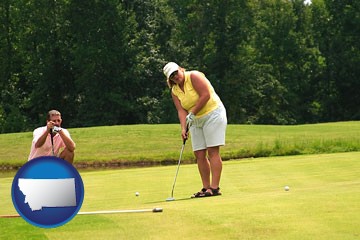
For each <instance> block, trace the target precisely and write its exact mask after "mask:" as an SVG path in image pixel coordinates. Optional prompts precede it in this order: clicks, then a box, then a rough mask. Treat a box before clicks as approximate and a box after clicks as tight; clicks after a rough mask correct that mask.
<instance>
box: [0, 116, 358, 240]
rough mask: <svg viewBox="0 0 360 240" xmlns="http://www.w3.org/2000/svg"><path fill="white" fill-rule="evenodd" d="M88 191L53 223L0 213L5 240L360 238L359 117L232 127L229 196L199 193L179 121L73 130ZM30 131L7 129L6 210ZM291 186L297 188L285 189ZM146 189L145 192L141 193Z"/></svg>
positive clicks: (1, 196) (1, 200) (0, 194)
mask: <svg viewBox="0 0 360 240" xmlns="http://www.w3.org/2000/svg"><path fill="white" fill-rule="evenodd" d="M69 132H70V133H71V135H72V137H73V139H74V141H75V142H76V144H77V147H76V156H75V164H74V165H75V166H76V168H77V169H78V171H79V173H80V175H81V177H82V180H83V182H84V187H85V197H84V201H83V205H82V207H81V210H80V211H81V212H87V211H106V210H109V211H110V210H141V209H153V208H162V209H163V211H162V212H151V211H149V212H125V213H113V214H94V215H77V216H75V217H74V218H73V219H72V220H71V221H70V222H68V223H67V224H65V225H63V226H61V227H57V228H53V229H45V228H38V227H35V226H32V225H31V224H29V223H27V222H26V221H25V220H23V219H22V218H21V217H17V218H0V239H24V240H25V239H69V240H70V239H80V240H81V239H86V240H89V239H284V240H285V239H302V240H303V239H320V240H321V239H324V240H325V239H326V240H328V239H334V240H335V239H345V240H346V239H349V240H350V239H351V240H352V239H360V230H359V228H358V223H359V222H360V216H359V212H360V178H359V176H360V162H359V159H360V136H359V134H358V133H359V132H360V122H357V121H353V122H337V123H322V124H308V125H294V126H277V125H276V126H275V125H231V124H230V125H229V126H228V129H227V135H226V136H227V139H226V141H227V143H226V146H224V147H223V148H222V149H221V152H222V157H223V160H224V161H223V172H222V178H221V183H220V187H221V192H222V195H221V196H216V197H206V198H193V199H192V198H190V195H191V194H193V193H195V192H197V191H199V190H200V189H201V187H202V186H201V181H200V177H199V174H198V169H197V166H196V164H195V160H194V157H193V153H192V151H191V142H190V141H191V139H190V141H188V142H187V143H186V146H185V150H184V154H183V158H182V164H181V165H180V168H179V173H178V176H177V181H176V186H175V189H174V198H175V201H166V199H167V198H168V197H169V196H170V194H171V189H172V184H173V180H174V175H175V171H176V164H177V161H178V158H179V153H180V149H181V145H182V141H181V137H180V128H179V125H177V124H164V125H161V124H159V125H124V126H121V125H119V126H104V127H92V128H76V129H69ZM31 139H32V133H31V132H24V133H12V134H0V142H1V144H0V153H1V155H0V166H1V171H0V215H11V214H17V212H16V210H15V208H14V206H13V203H12V199H11V184H12V181H13V178H14V175H15V174H16V171H17V169H19V167H21V165H23V164H24V163H26V161H27V157H28V154H29V149H30V144H31ZM285 186H288V187H289V190H285ZM136 192H138V193H139V194H138V196H137V195H136Z"/></svg>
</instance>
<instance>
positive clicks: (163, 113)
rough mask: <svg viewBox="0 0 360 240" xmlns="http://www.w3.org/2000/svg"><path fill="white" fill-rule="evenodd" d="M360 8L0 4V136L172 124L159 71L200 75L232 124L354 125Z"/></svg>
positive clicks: (280, 1) (325, 3)
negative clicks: (177, 69)
mask: <svg viewBox="0 0 360 240" xmlns="http://www.w3.org/2000/svg"><path fill="white" fill-rule="evenodd" d="M359 13H360V3H359V2H358V1H350V0H347V1H334V0H313V1H312V3H311V4H305V3H304V1H303V0H291V1H284V0H261V1H260V0H253V1H249V0H223V1H219V0H209V1H200V0H172V1H169V0H134V1H129V0H122V1H115V0H103V1H98V0H89V1H86V2H80V1H76V0H56V1H55V0H51V1H44V0H34V1H26V0H15V1H9V0H5V1H2V2H1V4H0V19H1V25H0V30H1V31H0V91H1V98H0V103H1V104H0V132H2V133H4V132H18V131H26V130H30V129H32V128H34V127H35V126H38V125H40V124H43V122H44V114H45V113H46V112H47V111H48V110H50V109H54V108H55V109H59V110H60V111H61V112H62V114H63V118H64V125H66V126H67V127H82V126H98V125H117V124H139V123H173V122H177V121H178V120H177V116H176V113H175V111H174V106H173V104H172V100H171V97H170V95H169V94H168V93H169V92H168V90H167V86H166V83H165V77H164V75H163V73H162V67H163V66H164V64H165V63H166V62H168V61H175V62H178V63H179V64H180V65H182V66H183V67H185V68H186V69H189V70H191V69H198V70H200V71H203V72H204V73H205V74H206V76H207V77H208V79H209V80H210V81H211V82H212V84H213V85H214V87H215V89H216V91H217V93H218V94H219V95H220V97H221V99H222V100H223V102H224V104H225V106H226V108H227V112H228V119H229V122H230V123H261V124H298V123H314V122H325V121H326V122H327V121H338V120H357V119H359V118H360V111H359V108H358V106H359V104H360V95H359V94H357V90H358V89H359V87H360V86H359V84H360V82H359V81H358V76H359V75H360V72H359V71H360V70H359V67H358V66H359V64H360V45H359V44H360V41H359V36H360V29H359V26H360V15H359Z"/></svg>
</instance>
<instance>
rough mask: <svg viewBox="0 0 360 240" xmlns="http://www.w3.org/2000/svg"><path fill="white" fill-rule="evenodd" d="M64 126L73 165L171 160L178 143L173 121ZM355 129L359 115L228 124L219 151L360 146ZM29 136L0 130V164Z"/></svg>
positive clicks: (12, 159) (19, 158)
mask: <svg viewBox="0 0 360 240" xmlns="http://www.w3.org/2000/svg"><path fill="white" fill-rule="evenodd" d="M69 130H70V133H71V135H72V137H73V139H74V141H75V142H76V145H77V149H76V157H75V163H76V164H78V165H77V166H78V167H80V164H83V165H85V164H92V165H96V166H100V167H101V166H104V165H106V164H107V165H109V164H111V163H113V164H114V165H119V164H132V163H134V162H136V163H137V164H138V165H141V164H142V165H153V164H160V163H163V164H166V163H169V162H170V163H176V162H177V159H178V157H179V151H180V148H181V144H182V141H181V139H180V128H179V125H178V124H162V125H121V126H108V127H91V128H76V129H69ZM359 132H360V121H356V122H337V123H323V124H309V125H296V126H274V125H229V126H228V129H227V135H226V142H227V144H226V146H225V147H223V148H222V149H221V151H222V157H223V159H224V160H228V159H239V158H248V157H266V156H285V155H298V154H314V153H332V152H350V151H360V136H359V134H358V133H359ZM31 139H32V133H31V132H26V133H13V134H0V143H1V144H0V153H1V154H0V167H1V166H3V168H4V167H5V166H13V167H14V166H15V167H16V166H17V167H19V166H22V165H23V164H24V163H25V162H26V160H27V157H28V155H29V150H30V144H31ZM183 162H184V163H185V162H186V163H193V162H194V157H193V154H192V152H191V146H190V142H189V143H187V145H186V147H185V153H184V156H183ZM96 166H95V167H96Z"/></svg>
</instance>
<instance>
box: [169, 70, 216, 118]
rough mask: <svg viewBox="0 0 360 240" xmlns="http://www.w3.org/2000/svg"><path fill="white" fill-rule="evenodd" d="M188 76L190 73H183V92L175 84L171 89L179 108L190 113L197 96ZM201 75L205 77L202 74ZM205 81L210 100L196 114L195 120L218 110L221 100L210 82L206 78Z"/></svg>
mask: <svg viewBox="0 0 360 240" xmlns="http://www.w3.org/2000/svg"><path fill="white" fill-rule="evenodd" d="M190 74H191V72H188V71H186V72H185V80H184V91H182V90H181V88H180V87H179V85H177V84H175V85H174V86H173V87H172V89H171V91H172V93H173V94H174V95H175V96H177V97H178V99H179V100H180V103H181V106H182V107H183V108H184V109H185V110H186V111H188V112H189V111H191V109H192V108H193V107H194V106H195V104H196V102H197V100H198V99H199V94H198V93H197V92H196V91H195V89H194V87H193V85H192V82H191V79H190ZM201 74H202V75H203V76H204V77H205V75H204V74H203V73H201ZM205 79H206V80H207V81H206V83H207V87H208V88H209V91H210V99H209V100H208V102H207V103H206V104H205V106H204V107H203V108H202V109H201V110H200V111H199V112H198V113H197V114H196V118H199V117H202V116H204V115H206V114H208V113H210V112H212V111H213V110H215V109H217V108H218V106H219V104H221V100H220V98H219V96H218V95H217V94H216V92H215V90H214V88H213V86H212V85H211V83H210V81H209V80H208V79H207V78H206V77H205Z"/></svg>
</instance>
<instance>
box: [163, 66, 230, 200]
mask: <svg viewBox="0 0 360 240" xmlns="http://www.w3.org/2000/svg"><path fill="white" fill-rule="evenodd" d="M163 72H164V74H165V76H166V78H167V84H168V86H169V88H171V95H172V99H173V101H174V104H175V107H176V109H177V112H178V117H179V120H180V124H181V129H182V134H181V135H182V138H183V139H186V138H187V131H186V128H187V126H188V127H189V131H190V134H191V143H192V148H193V151H194V154H195V157H196V161H197V164H198V169H199V173H200V176H201V181H202V184H203V187H202V189H201V190H200V191H199V192H197V193H194V194H193V195H192V197H209V196H216V195H221V192H220V187H219V184H220V178H221V172H222V160H221V156H220V146H223V145H225V131H226V125H227V117H226V110H225V107H224V105H223V103H222V102H221V100H220V98H219V96H218V95H217V94H216V92H215V91H214V88H213V87H212V85H211V83H210V82H209V80H208V79H207V78H206V77H205V75H204V74H203V73H201V72H199V71H186V70H185V69H184V68H182V67H180V66H179V65H177V64H176V63H174V62H169V63H167V64H166V65H165V66H164V68H163Z"/></svg>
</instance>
